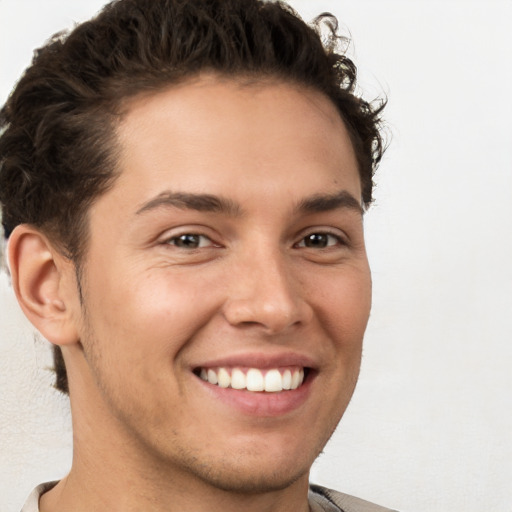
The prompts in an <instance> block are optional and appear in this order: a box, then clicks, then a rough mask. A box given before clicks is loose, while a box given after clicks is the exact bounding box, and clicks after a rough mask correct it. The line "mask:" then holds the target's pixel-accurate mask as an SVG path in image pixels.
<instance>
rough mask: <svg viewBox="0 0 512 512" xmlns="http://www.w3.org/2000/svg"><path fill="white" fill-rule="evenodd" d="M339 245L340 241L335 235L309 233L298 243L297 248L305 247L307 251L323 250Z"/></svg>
mask: <svg viewBox="0 0 512 512" xmlns="http://www.w3.org/2000/svg"><path fill="white" fill-rule="evenodd" d="M341 244H342V241H341V239H340V238H339V237H337V236H335V235H331V234H329V233H311V234H309V235H307V236H305V237H304V238H303V239H302V240H301V241H300V242H299V243H298V247H307V248H308V249H325V248H327V247H332V246H335V245H341Z"/></svg>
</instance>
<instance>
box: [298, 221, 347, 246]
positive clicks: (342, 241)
mask: <svg viewBox="0 0 512 512" xmlns="http://www.w3.org/2000/svg"><path fill="white" fill-rule="evenodd" d="M310 235H327V236H332V237H334V238H336V239H337V240H338V242H339V245H340V246H346V245H348V244H349V238H348V236H347V235H346V234H345V233H344V232H343V231H341V230H339V229H335V228H327V227H321V226H320V227H313V228H309V229H307V230H305V231H304V232H302V233H301V234H300V239H299V240H298V242H296V243H295V244H294V246H296V247H297V246H298V245H299V244H300V243H302V242H304V240H305V239H306V238H307V237H308V236H310ZM302 247H303V246H302ZM328 247H334V246H328Z"/></svg>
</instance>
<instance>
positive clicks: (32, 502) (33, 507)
mask: <svg viewBox="0 0 512 512" xmlns="http://www.w3.org/2000/svg"><path fill="white" fill-rule="evenodd" d="M55 485H57V482H46V483H44V484H41V485H38V486H37V487H36V488H35V489H34V490H33V491H32V492H31V493H30V495H29V497H28V498H27V500H26V501H25V505H23V508H22V509H21V512H39V498H40V497H41V496H42V495H43V494H44V493H45V492H46V491H49V490H50V489H51V488H52V487H55Z"/></svg>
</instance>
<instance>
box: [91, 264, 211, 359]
mask: <svg viewBox="0 0 512 512" xmlns="http://www.w3.org/2000/svg"><path fill="white" fill-rule="evenodd" d="M131 275H133V276H137V279H130V280H126V279H125V280H122V279H121V278H119V279H116V278H115V275H114V274H113V273H111V274H110V276H109V277H110V278H109V279H100V278H97V279H96V280H95V281H92V280H91V282H90V287H88V289H87V296H88V297H96V298H97V299H96V300H94V301H88V302H89V304H88V308H87V309H88V317H89V318H88V320H89V324H90V326H91V327H92V328H93V329H94V332H95V335H96V337H97V338H100V339H101V340H103V339H108V340H109V343H108V344H109V346H110V347H112V349H114V347H117V349H119V348H121V347H122V350H123V353H124V355H125V356H129V354H130V353H132V352H133V357H138V358H142V359H145V358H157V357H160V356H163V354H164V353H165V355H166V358H168V357H169V353H170V352H169V351H170V350H172V351H174V352H177V351H178V350H179V349H180V348H181V347H182V346H183V345H184V344H186V343H187V341H188V339H189V338H190V337H191V336H193V334H194V332H196V331H197V330H198V329H200V328H201V326H202V325H204V324H206V323H207V322H208V320H209V319H210V317H211V315H212V313H213V312H214V311H215V310H216V308H217V303H218V299H217V297H216V293H215V292H214V291H209V292H208V293H205V281H204V279H200V278H199V277H198V276H191V275H190V274H189V275H181V276H180V275H179V274H178V275H176V274H173V275H172V276H170V275H169V272H167V271H166V270H165V269H162V270H161V271H152V272H151V273H146V274H145V273H144V272H141V271H140V270H139V271H133V272H132V273H131ZM93 286H94V288H93ZM148 347H151V350H148Z"/></svg>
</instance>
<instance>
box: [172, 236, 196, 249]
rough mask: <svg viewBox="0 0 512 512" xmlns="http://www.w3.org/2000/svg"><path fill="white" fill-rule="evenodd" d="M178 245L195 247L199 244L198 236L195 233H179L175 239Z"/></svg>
mask: <svg viewBox="0 0 512 512" xmlns="http://www.w3.org/2000/svg"><path fill="white" fill-rule="evenodd" d="M176 245H177V246H178V247H189V248H196V247H198V246H199V237H198V236H197V235H181V236H180V237H179V238H178V239H177V240H176Z"/></svg>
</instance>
